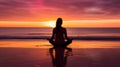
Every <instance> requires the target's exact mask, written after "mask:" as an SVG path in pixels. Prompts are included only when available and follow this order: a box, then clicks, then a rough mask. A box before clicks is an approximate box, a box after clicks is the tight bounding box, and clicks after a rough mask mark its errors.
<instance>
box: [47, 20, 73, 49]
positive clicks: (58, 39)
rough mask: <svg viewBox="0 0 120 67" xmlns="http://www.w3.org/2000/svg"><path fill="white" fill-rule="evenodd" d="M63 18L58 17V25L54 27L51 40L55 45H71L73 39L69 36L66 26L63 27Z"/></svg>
mask: <svg viewBox="0 0 120 67" xmlns="http://www.w3.org/2000/svg"><path fill="white" fill-rule="evenodd" d="M62 23H63V20H62V18H58V19H57V21H56V27H55V28H54V29H53V32H52V37H51V39H50V40H49V42H50V43H51V44H52V45H53V46H57V47H61V46H62V47H63V46H67V45H69V44H70V43H71V42H72V40H71V39H69V38H68V36H67V31H66V28H63V27H62Z"/></svg>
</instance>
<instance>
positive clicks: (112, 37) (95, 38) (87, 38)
mask: <svg viewBox="0 0 120 67" xmlns="http://www.w3.org/2000/svg"><path fill="white" fill-rule="evenodd" d="M49 38H50V36H0V40H2V39H45V40H47V39H49ZM70 39H73V40H113V41H115V40H118V41H119V40H120V36H71V37H70Z"/></svg>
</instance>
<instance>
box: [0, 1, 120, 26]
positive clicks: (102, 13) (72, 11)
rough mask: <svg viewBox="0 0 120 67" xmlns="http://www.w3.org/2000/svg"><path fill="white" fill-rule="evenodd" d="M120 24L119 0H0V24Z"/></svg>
mask: <svg viewBox="0 0 120 67" xmlns="http://www.w3.org/2000/svg"><path fill="white" fill-rule="evenodd" d="M58 17H62V18H63V20H64V24H63V26H65V27H120V0H0V27H53V26H55V21H56V19H57V18H58Z"/></svg>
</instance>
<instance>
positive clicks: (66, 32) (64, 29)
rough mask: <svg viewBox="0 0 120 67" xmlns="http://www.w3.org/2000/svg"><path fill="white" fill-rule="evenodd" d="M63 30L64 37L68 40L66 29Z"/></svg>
mask: <svg viewBox="0 0 120 67" xmlns="http://www.w3.org/2000/svg"><path fill="white" fill-rule="evenodd" d="M64 32H65V38H66V39H67V40H69V38H68V36H67V31H66V29H64Z"/></svg>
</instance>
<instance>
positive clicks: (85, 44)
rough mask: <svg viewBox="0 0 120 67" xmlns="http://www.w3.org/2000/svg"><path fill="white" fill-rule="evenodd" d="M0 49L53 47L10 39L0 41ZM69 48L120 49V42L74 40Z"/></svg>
mask: <svg viewBox="0 0 120 67" xmlns="http://www.w3.org/2000/svg"><path fill="white" fill-rule="evenodd" d="M0 47H14V48H50V47H52V45H51V44H50V43H49V42H48V41H47V40H39V39H36V40H35V39H33V40H32V39H28V40H27V39H8V40H0ZM68 47H71V48H120V41H103V40H102V41H100V40H97V41H96V40H73V42H72V43H71V44H70V45H69V46H68Z"/></svg>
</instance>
